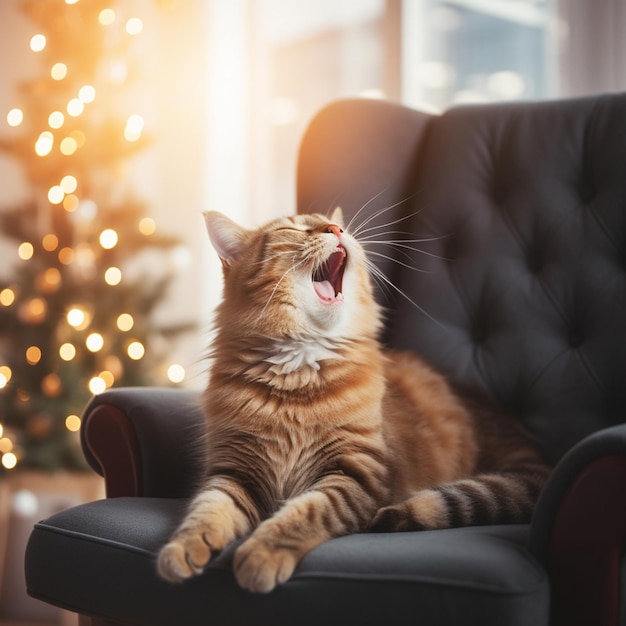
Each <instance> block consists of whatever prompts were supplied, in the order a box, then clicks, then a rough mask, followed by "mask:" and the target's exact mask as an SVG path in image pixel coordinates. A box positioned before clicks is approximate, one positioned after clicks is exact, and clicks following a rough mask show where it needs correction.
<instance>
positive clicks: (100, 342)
mask: <svg viewBox="0 0 626 626" xmlns="http://www.w3.org/2000/svg"><path fill="white" fill-rule="evenodd" d="M85 345H86V346H87V350H89V351H90V352H99V351H100V350H102V347H103V346H104V337H103V336H102V335H101V334H100V333H91V334H89V335H88V336H87V339H85Z"/></svg>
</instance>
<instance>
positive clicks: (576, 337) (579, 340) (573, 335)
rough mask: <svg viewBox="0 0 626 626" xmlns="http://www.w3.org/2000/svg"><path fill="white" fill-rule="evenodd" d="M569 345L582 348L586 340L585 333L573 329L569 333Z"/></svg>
mask: <svg viewBox="0 0 626 626" xmlns="http://www.w3.org/2000/svg"><path fill="white" fill-rule="evenodd" d="M568 339H569V341H568V343H569V345H570V347H571V348H580V346H581V345H582V344H583V343H584V341H585V336H584V334H583V333H582V332H581V331H579V330H573V331H571V332H570V334H569V338H568Z"/></svg>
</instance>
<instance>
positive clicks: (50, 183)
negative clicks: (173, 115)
mask: <svg viewBox="0 0 626 626" xmlns="http://www.w3.org/2000/svg"><path fill="white" fill-rule="evenodd" d="M116 3H117V4H116ZM107 5H108V6H107ZM134 5H136V7H141V6H143V5H142V4H141V2H136V0H128V1H125V2H124V3H121V2H120V1H119V0H111V1H110V2H106V3H97V2H86V1H81V0H65V2H64V3H61V4H59V2H39V3H23V7H24V9H23V10H24V12H25V14H26V16H27V17H32V16H36V23H37V25H36V28H33V31H32V32H31V33H30V34H29V35H28V37H27V38H26V40H25V42H24V49H25V50H26V51H27V54H34V55H36V57H35V60H36V62H37V65H38V68H39V69H38V72H39V74H38V75H37V76H35V77H32V78H33V79H32V80H31V77H30V76H29V77H25V78H27V80H24V81H23V87H22V85H20V88H19V89H18V90H17V91H18V93H19V97H20V100H19V101H17V102H14V103H11V104H12V106H11V107H10V108H9V107H8V108H7V111H6V112H5V113H4V115H5V116H6V123H7V125H8V127H9V128H10V129H11V130H10V131H9V132H8V133H7V135H6V137H7V140H6V141H3V143H2V145H0V149H6V150H7V151H8V152H9V153H11V155H12V156H15V157H16V159H17V161H18V163H20V164H21V165H23V169H24V174H25V177H26V179H27V183H28V186H27V187H28V189H30V190H32V192H33V198H32V199H29V200H28V202H24V203H23V205H21V206H19V207H18V208H17V209H16V210H13V209H6V210H5V209H4V208H3V207H0V209H1V210H0V232H2V233H3V235H6V236H8V237H11V238H13V240H14V241H15V247H16V248H17V257H18V259H19V262H16V263H14V264H13V265H14V266H15V268H16V272H15V275H14V276H13V275H9V276H8V278H5V277H0V416H2V425H1V426H0V441H2V444H1V446H0V479H1V475H2V473H3V472H4V471H9V470H13V469H14V468H15V467H19V466H22V465H23V466H24V467H43V468H48V469H58V468H60V467H65V464H68V463H69V465H70V466H71V467H76V466H83V464H84V460H83V457H82V454H81V453H80V451H79V450H78V447H77V446H76V441H77V438H76V437H75V436H73V435H72V433H75V432H77V431H78V430H79V429H80V417H79V415H80V411H82V409H83V407H84V406H85V403H86V402H87V401H88V399H89V395H90V394H98V393H102V392H104V391H105V390H106V389H108V388H110V387H112V386H113V385H120V386H123V385H129V384H132V385H136V384H161V383H167V384H180V383H181V382H182V381H183V380H184V377H185V372H184V368H182V366H180V365H178V364H172V363H170V364H169V367H168V366H165V365H164V363H165V360H166V359H167V356H168V353H169V352H170V351H169V350H168V348H167V346H168V343H169V341H170V338H175V337H176V334H177V333H178V332H180V330H183V329H185V330H187V329H188V327H187V328H185V326H186V325H184V324H181V325H178V326H177V325H173V326H169V327H167V326H161V325H160V322H157V321H156V320H155V319H154V318H153V316H152V312H153V310H154V309H155V307H156V306H157V305H158V303H159V301H160V298H161V295H162V293H163V290H164V286H167V283H168V280H169V278H170V276H173V275H174V272H175V271H176V270H174V272H173V271H172V265H171V262H170V257H169V255H168V253H169V251H171V250H172V249H173V248H175V247H176V245H177V244H178V243H179V242H178V241H177V240H176V239H175V238H173V237H171V236H169V235H163V234H160V233H157V229H156V224H155V222H154V219H152V218H151V217H149V216H146V215H145V207H144V206H142V204H141V203H140V202H139V201H138V200H137V198H136V197H133V196H134V194H133V193H132V180H130V179H129V178H127V177H126V178H124V176H126V172H125V170H124V168H123V167H121V166H122V165H123V161H124V160H125V159H126V158H127V157H129V156H132V155H133V154H135V153H137V152H138V151H139V150H140V149H142V148H143V146H144V141H142V140H143V139H144V133H145V121H144V117H143V116H142V115H141V111H140V110H135V111H133V110H129V111H124V112H122V111H123V107H124V106H125V103H126V102H128V98H127V97H126V96H124V91H123V90H126V89H127V87H131V88H136V87H137V85H136V84H133V81H135V80H136V78H137V77H138V76H140V75H141V72H140V71H138V64H140V63H143V59H144V58H145V50H144V47H145V45H146V44H145V42H144V43H143V44H139V45H136V44H135V42H138V41H140V40H141V38H142V33H143V32H144V30H145V23H144V20H143V19H142V18H141V16H140V15H138V14H137V13H135V14H133V13H131V14H130V15H129V14H128V13H127V11H132V10H133V8H132V7H133V6H134ZM33 7H36V11H35V10H34V8H33ZM103 7H104V8H103ZM117 7H122V8H120V9H118V8H117ZM129 7H130V8H129ZM91 42H93V47H91ZM29 46H30V49H29ZM139 91H141V90H139ZM134 104H135V106H137V105H139V106H140V102H139V100H137V99H136V100H134ZM1 114H2V112H0V115H1ZM144 250H151V251H159V252H160V253H161V254H160V256H159V255H155V256H154V257H150V258H154V259H161V260H160V261H159V262H158V263H160V266H158V263H152V264H151V267H150V268H149V271H146V272H145V274H143V275H142V269H141V267H142V264H141V263H139V264H135V265H134V264H133V261H134V258H133V257H134V256H135V255H139V254H141V253H143V251H144ZM137 266H138V267H139V268H140V269H139V271H137V270H136V269H135V268H136V267H137ZM7 267H10V264H7ZM126 267H129V268H132V272H131V271H130V269H129V271H128V272H126V270H125V268H126ZM10 272H11V270H9V274H10ZM159 272H160V274H159ZM179 329H180V330H179ZM131 332H132V338H130V337H129V335H130V333H131ZM85 373H88V375H87V378H85Z"/></svg>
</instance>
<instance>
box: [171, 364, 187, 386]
mask: <svg viewBox="0 0 626 626" xmlns="http://www.w3.org/2000/svg"><path fill="white" fill-rule="evenodd" d="M167 377H168V379H169V380H170V381H171V382H173V383H182V382H183V380H185V368H184V367H183V366H182V365H180V364H178V363H172V365H170V366H169V367H168V368H167Z"/></svg>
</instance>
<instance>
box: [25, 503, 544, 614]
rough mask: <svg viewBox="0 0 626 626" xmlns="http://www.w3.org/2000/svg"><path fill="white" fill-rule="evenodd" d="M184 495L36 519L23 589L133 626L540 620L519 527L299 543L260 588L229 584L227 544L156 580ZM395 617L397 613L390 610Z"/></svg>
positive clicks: (534, 576)
mask: <svg viewBox="0 0 626 626" xmlns="http://www.w3.org/2000/svg"><path fill="white" fill-rule="evenodd" d="M186 504H187V502H186V501H185V500H174V499H162V498H114V499H109V500H101V501H97V502H91V503H88V504H84V505H81V506H78V507H75V508H72V509H68V510H66V511H63V512H61V513H58V514H56V515H54V516H52V517H50V518H48V519H46V520H44V521H42V522H40V523H38V524H37V525H36V527H35V529H34V531H33V533H32V535H31V539H30V542H29V546H28V549H27V552H26V579H27V587H28V591H29V593H30V594H31V595H32V596H34V597H36V598H39V599H41V600H44V601H46V602H50V603H52V604H56V605H59V606H62V607H64V608H67V609H69V610H72V611H75V612H78V613H83V614H87V615H92V616H96V617H101V618H105V619H106V618H109V619H115V620H117V621H120V622H123V623H128V624H137V625H140V624H141V625H143V624H145V625H150V626H158V625H168V626H171V625H176V624H182V623H184V624H186V626H195V625H198V626H199V625H202V626H206V625H208V624H227V625H239V624H242V625H243V624H248V625H249V624H258V625H263V624H267V625H270V624H271V625H272V626H280V625H293V624H298V625H302V626H306V625H309V624H310V625H316V626H319V625H324V626H331V625H333V624H338V625H339V624H341V625H342V626H345V624H366V625H367V624H372V625H373V624H376V625H379V624H381V623H386V622H387V621H388V619H389V615H393V616H394V625H398V624H418V623H419V624H420V625H421V626H430V625H432V626H435V625H438V626H441V625H442V624H464V625H471V624H476V625H477V626H478V625H480V626H489V625H494V626H495V625H497V626H505V625H515V626H518V625H519V626H522V625H524V626H542V625H547V624H548V613H549V584H548V580H547V577H546V575H545V572H544V570H543V569H542V568H541V566H540V565H539V564H538V563H537V562H536V561H535V560H534V559H533V557H532V556H531V555H530V553H529V552H528V550H527V548H526V543H527V537H528V527H527V526H484V527H473V528H462V529H451V530H443V531H425V532H415V533H413V532H412V533H396V534H360V535H351V536H348V537H342V538H338V539H334V540H332V541H329V542H327V543H325V544H323V545H322V546H320V547H318V548H317V549H315V550H313V551H312V552H311V553H309V554H308V555H307V556H306V557H305V558H304V559H303V561H302V562H301V563H300V565H299V567H298V569H297V570H296V573H295V574H294V576H293V578H292V579H291V580H290V581H288V582H287V583H286V584H284V585H282V586H281V587H279V588H277V589H276V590H275V591H273V592H272V593H270V594H267V595H253V594H250V593H248V592H246V591H244V590H242V589H240V588H239V587H238V586H237V584H236V581H235V578H234V576H233V574H232V567H231V565H232V555H233V548H230V549H228V550H226V551H224V552H223V553H222V554H221V555H220V556H219V557H218V558H217V559H215V560H214V561H213V562H212V563H211V564H210V565H209V566H208V567H207V569H206V571H205V572H204V574H203V575H201V576H199V577H197V578H194V579H191V580H189V581H187V582H185V583H182V584H179V585H172V584H168V583H166V582H163V581H161V580H160V579H159V578H158V577H157V575H156V573H155V557H156V554H157V551H158V549H159V547H160V546H161V545H163V544H164V543H165V542H166V541H167V539H168V537H169V535H170V533H171V532H172V531H173V530H174V528H175V527H176V525H177V524H178V523H179V522H180V520H181V519H182V517H183V515H184V512H185V508H186ZM397 616H402V618H401V619H397Z"/></svg>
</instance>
